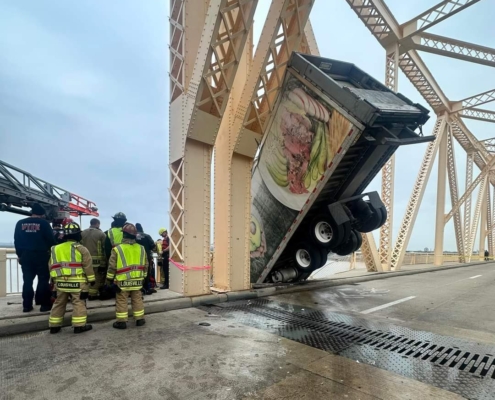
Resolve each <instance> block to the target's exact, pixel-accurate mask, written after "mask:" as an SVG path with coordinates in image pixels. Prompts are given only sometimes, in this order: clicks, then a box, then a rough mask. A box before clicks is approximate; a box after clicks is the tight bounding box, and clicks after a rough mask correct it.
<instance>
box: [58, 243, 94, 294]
mask: <svg viewBox="0 0 495 400" xmlns="http://www.w3.org/2000/svg"><path fill="white" fill-rule="evenodd" d="M49 265H50V277H51V278H52V279H53V281H54V282H55V284H56V286H57V290H60V291H61V292H80V291H81V290H83V289H85V288H86V287H87V283H88V282H94V281H95V273H94V270H93V266H92V258H91V254H90V253H89V251H88V249H87V248H86V247H84V246H83V245H81V244H79V243H77V242H74V241H67V242H65V243H61V244H58V245H56V246H53V247H52V250H51V257H50V263H49Z"/></svg>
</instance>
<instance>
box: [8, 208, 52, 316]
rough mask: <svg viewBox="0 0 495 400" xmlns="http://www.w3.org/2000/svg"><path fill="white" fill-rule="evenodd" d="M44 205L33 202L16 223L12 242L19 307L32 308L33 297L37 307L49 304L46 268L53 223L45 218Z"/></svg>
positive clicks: (48, 277)
mask: <svg viewBox="0 0 495 400" xmlns="http://www.w3.org/2000/svg"><path fill="white" fill-rule="evenodd" d="M45 213H46V212H45V209H44V208H43V207H42V206H41V205H40V204H38V203H34V204H33V206H32V209H31V217H29V218H24V219H21V220H20V221H19V222H17V224H16V226H15V233H14V245H15V252H16V254H17V257H18V258H19V264H20V265H21V268H22V280H23V282H24V283H23V285H22V311H23V312H30V311H32V310H33V298H34V300H35V303H36V305H40V306H41V307H40V311H41V312H45V311H50V310H51V308H52V302H51V295H50V275H49V273H48V270H47V268H46V265H47V263H48V260H49V259H50V248H51V247H52V246H53V245H55V244H56V242H55V236H54V234H53V230H52V227H51V226H50V224H49V223H48V221H47V220H45V218H44V217H45ZM36 276H38V286H37V287H36V295H35V293H34V291H33V281H34V278H36Z"/></svg>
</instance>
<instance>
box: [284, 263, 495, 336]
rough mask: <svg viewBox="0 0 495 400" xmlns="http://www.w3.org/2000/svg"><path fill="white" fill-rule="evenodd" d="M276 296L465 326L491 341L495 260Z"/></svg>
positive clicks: (414, 321)
mask: <svg viewBox="0 0 495 400" xmlns="http://www.w3.org/2000/svg"><path fill="white" fill-rule="evenodd" d="M276 299H277V300H278V301H284V302H292V303H295V304H301V305H305V306H307V307H312V308H321V309H325V310H327V311H339V312H347V313H352V314H359V315H360V316H362V317H366V318H378V319H380V318H384V319H389V320H394V321H393V322H394V323H397V322H398V321H400V323H401V324H404V323H407V325H408V326H412V327H415V328H418V329H425V328H426V329H427V330H430V331H436V332H439V333H444V332H449V334H452V333H453V332H454V333H455V332H461V331H463V330H470V331H472V332H470V333H471V334H472V337H471V338H477V339H480V340H484V341H487V342H491V343H495V313H494V309H495V263H487V264H486V265H480V266H471V267H466V268H456V269H449V270H445V271H438V272H431V273H422V274H416V275H407V276H398V277H393V278H388V279H382V280H376V281H368V282H363V283H359V284H355V285H345V286H335V287H331V288H327V289H320V290H316V291H312V292H300V293H294V294H287V295H280V296H276ZM391 322H392V321H391ZM492 335H493V336H492Z"/></svg>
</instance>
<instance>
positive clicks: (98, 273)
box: [81, 218, 107, 300]
mask: <svg viewBox="0 0 495 400" xmlns="http://www.w3.org/2000/svg"><path fill="white" fill-rule="evenodd" d="M89 224H90V226H89V228H88V229H85V230H84V231H82V233H81V236H82V240H81V244H82V245H83V246H84V247H86V248H87V249H88V251H89V253H90V254H91V257H92V259H93V269H94V271H95V277H96V284H95V285H94V286H92V287H90V288H89V300H97V299H98V298H99V295H100V289H101V288H102V287H103V285H104V284H105V278H106V276H107V259H106V257H105V252H104V248H105V240H106V235H105V234H104V233H103V232H102V231H101V229H100V221H99V220H98V219H97V218H93V219H91V221H89Z"/></svg>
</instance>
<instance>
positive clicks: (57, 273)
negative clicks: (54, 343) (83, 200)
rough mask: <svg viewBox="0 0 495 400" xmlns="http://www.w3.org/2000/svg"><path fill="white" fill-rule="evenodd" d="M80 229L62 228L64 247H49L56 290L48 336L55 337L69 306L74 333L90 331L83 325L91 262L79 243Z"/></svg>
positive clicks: (73, 225) (73, 226) (91, 282)
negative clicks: (51, 334) (69, 302)
mask: <svg viewBox="0 0 495 400" xmlns="http://www.w3.org/2000/svg"><path fill="white" fill-rule="evenodd" d="M81 239H82V237H81V227H80V226H79V225H78V224H76V223H75V222H72V223H70V224H67V225H65V226H64V243H62V244H58V245H56V246H53V247H52V251H51V257H50V264H49V265H50V268H49V270H50V276H51V278H52V280H53V281H54V283H55V287H56V289H57V298H56V300H55V303H54V304H53V308H52V311H51V313H50V319H49V326H50V333H58V332H60V329H62V323H63V322H64V315H65V308H66V306H67V302H68V301H69V299H70V300H71V303H72V309H73V310H72V326H73V327H74V333H83V332H86V331H90V330H91V329H93V327H92V326H91V325H89V324H87V323H86V321H87V316H88V313H87V310H86V299H87V298H88V290H89V286H92V285H94V284H95V274H94V270H93V260H92V258H91V254H90V252H89V250H88V249H87V248H86V247H84V246H83V245H82V244H80V243H79V242H80V241H81Z"/></svg>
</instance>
